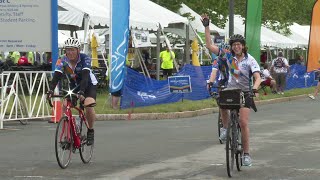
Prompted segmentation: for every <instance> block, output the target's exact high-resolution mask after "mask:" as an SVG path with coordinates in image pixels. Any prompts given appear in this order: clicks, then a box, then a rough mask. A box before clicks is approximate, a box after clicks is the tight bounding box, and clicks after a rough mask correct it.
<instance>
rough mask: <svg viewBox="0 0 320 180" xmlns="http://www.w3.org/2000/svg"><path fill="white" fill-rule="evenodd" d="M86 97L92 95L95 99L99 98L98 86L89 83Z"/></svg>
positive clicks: (85, 93)
mask: <svg viewBox="0 0 320 180" xmlns="http://www.w3.org/2000/svg"><path fill="white" fill-rule="evenodd" d="M84 97H86V98H87V97H91V98H93V99H94V100H96V98H97V86H96V85H92V84H89V85H88V87H87V89H86V91H85V92H84Z"/></svg>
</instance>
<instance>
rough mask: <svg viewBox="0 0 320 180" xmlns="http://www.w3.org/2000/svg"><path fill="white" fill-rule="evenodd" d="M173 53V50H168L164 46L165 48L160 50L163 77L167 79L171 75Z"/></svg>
mask: <svg viewBox="0 0 320 180" xmlns="http://www.w3.org/2000/svg"><path fill="white" fill-rule="evenodd" d="M174 58H175V54H174V52H173V51H170V50H169V47H168V46H166V50H164V51H161V52H160V61H161V62H162V63H161V69H162V72H163V79H167V78H168V77H169V76H172V70H173V59H174Z"/></svg>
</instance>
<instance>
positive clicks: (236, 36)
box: [229, 34, 246, 46]
mask: <svg viewBox="0 0 320 180" xmlns="http://www.w3.org/2000/svg"><path fill="white" fill-rule="evenodd" d="M235 42H240V43H241V44H242V45H244V46H245V45H246V40H245V38H244V37H243V36H242V35H241V34H234V35H232V36H231V37H230V39H229V44H230V46H232V44H233V43H235Z"/></svg>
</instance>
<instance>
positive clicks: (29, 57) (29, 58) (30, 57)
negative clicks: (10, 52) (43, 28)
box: [28, 51, 34, 65]
mask: <svg viewBox="0 0 320 180" xmlns="http://www.w3.org/2000/svg"><path fill="white" fill-rule="evenodd" d="M28 62H29V64H31V65H33V64H34V56H33V52H32V51H29V52H28Z"/></svg>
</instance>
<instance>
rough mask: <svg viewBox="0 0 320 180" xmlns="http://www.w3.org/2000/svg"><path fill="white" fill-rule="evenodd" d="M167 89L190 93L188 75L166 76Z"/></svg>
mask: <svg viewBox="0 0 320 180" xmlns="http://www.w3.org/2000/svg"><path fill="white" fill-rule="evenodd" d="M168 83H169V89H170V92H171V93H190V92H192V89H191V81H190V76H170V77H168Z"/></svg>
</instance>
